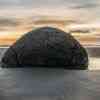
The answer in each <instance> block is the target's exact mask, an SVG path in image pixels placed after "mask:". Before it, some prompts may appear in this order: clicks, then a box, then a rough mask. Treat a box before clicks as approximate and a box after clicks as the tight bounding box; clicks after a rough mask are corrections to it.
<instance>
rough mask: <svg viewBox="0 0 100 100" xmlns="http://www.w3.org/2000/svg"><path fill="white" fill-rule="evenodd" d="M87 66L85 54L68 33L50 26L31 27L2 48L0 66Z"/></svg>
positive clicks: (84, 67) (76, 67)
mask: <svg viewBox="0 0 100 100" xmlns="http://www.w3.org/2000/svg"><path fill="white" fill-rule="evenodd" d="M37 66H39V67H53V68H54V67H55V68H65V69H87V68H88V55H87V52H86V50H85V49H84V48H83V47H82V45H81V44H80V43H79V42H78V41H77V40H76V39H75V38H74V37H73V36H71V34H69V33H66V32H64V31H62V30H60V29H56V28H52V27H42V28H37V29H35V30H32V31H30V32H28V33H27V34H25V35H24V36H22V37H21V38H20V39H19V40H17V41H16V42H15V43H14V44H13V45H12V46H10V47H9V49H8V50H7V51H6V52H5V54H4V56H3V58H2V67H7V68H9V67H14V68H16V67H37Z"/></svg>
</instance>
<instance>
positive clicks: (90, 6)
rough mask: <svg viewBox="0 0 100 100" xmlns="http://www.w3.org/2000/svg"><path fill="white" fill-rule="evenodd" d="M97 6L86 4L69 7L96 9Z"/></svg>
mask: <svg viewBox="0 0 100 100" xmlns="http://www.w3.org/2000/svg"><path fill="white" fill-rule="evenodd" d="M99 6H100V5H99V4H95V3H88V4H80V5H75V6H72V7H70V8H71V9H89V8H97V7H99Z"/></svg>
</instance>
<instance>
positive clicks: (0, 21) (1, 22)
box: [0, 18, 20, 27]
mask: <svg viewBox="0 0 100 100" xmlns="http://www.w3.org/2000/svg"><path fill="white" fill-rule="evenodd" d="M19 24H20V23H19V22H18V21H17V19H11V18H0V26H9V27H14V26H17V25H19Z"/></svg>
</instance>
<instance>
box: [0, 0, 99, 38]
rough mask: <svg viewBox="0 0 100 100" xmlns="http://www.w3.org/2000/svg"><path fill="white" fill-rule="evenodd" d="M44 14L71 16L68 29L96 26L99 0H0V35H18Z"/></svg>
mask: <svg viewBox="0 0 100 100" xmlns="http://www.w3.org/2000/svg"><path fill="white" fill-rule="evenodd" d="M43 16H51V17H52V16H53V17H54V16H55V19H59V20H61V19H66V20H67V21H68V22H69V20H72V21H71V22H70V25H69V26H67V27H69V28H71V29H74V28H90V29H91V28H95V29H99V27H100V23H99V21H100V0H0V37H3V36H8V35H9V34H11V35H13V34H14V35H15V36H17V34H18V33H23V32H25V31H27V30H29V29H31V28H32V27H33V23H32V22H33V21H34V20H38V19H41V18H42V17H43ZM96 31H97V30H96ZM95 33H96V32H95Z"/></svg>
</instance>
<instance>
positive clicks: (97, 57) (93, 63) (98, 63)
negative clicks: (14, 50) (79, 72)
mask: <svg viewBox="0 0 100 100" xmlns="http://www.w3.org/2000/svg"><path fill="white" fill-rule="evenodd" d="M7 49H8V47H0V62H1V58H2V57H3V54H4V53H5V51H6V50H7ZM86 50H87V52H88V56H89V66H88V69H89V70H100V52H99V51H100V47H86Z"/></svg>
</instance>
